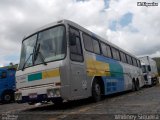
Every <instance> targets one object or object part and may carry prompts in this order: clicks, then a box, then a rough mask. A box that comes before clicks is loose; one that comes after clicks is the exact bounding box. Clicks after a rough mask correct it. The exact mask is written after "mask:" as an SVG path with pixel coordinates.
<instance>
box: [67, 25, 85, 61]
mask: <svg viewBox="0 0 160 120" xmlns="http://www.w3.org/2000/svg"><path fill="white" fill-rule="evenodd" d="M69 39H70V58H71V60H73V61H79V62H82V61H83V53H82V46H81V40H80V35H79V31H78V30H76V29H74V28H71V27H70V34H69Z"/></svg>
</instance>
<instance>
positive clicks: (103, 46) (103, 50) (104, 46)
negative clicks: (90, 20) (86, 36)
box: [101, 43, 107, 57]
mask: <svg viewBox="0 0 160 120" xmlns="http://www.w3.org/2000/svg"><path fill="white" fill-rule="evenodd" d="M101 49H102V54H103V55H104V56H106V57H107V50H106V45H105V44H104V43H101Z"/></svg>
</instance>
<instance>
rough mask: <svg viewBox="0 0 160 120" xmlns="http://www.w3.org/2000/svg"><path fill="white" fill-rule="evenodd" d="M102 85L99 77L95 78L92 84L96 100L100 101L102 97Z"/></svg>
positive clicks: (93, 95) (94, 99)
mask: <svg viewBox="0 0 160 120" xmlns="http://www.w3.org/2000/svg"><path fill="white" fill-rule="evenodd" d="M101 89H102V88H101V86H100V83H99V82H98V80H97V79H94V81H93V84H92V99H93V101H94V102H98V101H100V100H101V99H102V96H101V91H102V90H101Z"/></svg>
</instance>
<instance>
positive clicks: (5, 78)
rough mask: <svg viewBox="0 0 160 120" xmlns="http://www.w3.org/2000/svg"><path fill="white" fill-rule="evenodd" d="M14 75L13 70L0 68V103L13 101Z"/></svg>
mask: <svg viewBox="0 0 160 120" xmlns="http://www.w3.org/2000/svg"><path fill="white" fill-rule="evenodd" d="M15 73H16V70H15V69H14V68H13V69H12V68H9V69H8V68H0V102H3V103H9V102H11V101H14V92H15Z"/></svg>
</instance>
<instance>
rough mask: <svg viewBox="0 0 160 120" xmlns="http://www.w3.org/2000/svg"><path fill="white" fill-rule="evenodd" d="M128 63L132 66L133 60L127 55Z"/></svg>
mask: <svg viewBox="0 0 160 120" xmlns="http://www.w3.org/2000/svg"><path fill="white" fill-rule="evenodd" d="M127 62H128V64H130V65H132V59H131V57H130V56H129V55H127Z"/></svg>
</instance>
